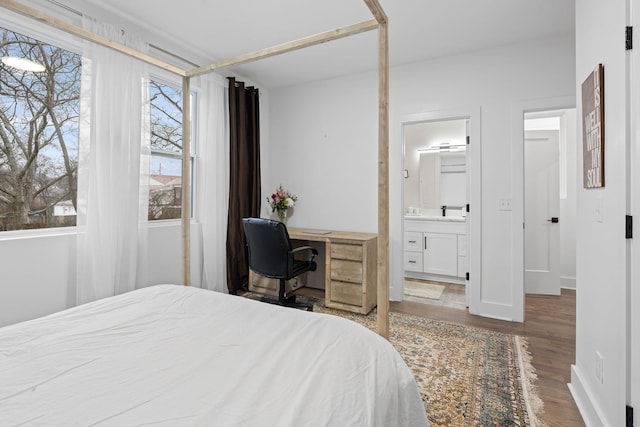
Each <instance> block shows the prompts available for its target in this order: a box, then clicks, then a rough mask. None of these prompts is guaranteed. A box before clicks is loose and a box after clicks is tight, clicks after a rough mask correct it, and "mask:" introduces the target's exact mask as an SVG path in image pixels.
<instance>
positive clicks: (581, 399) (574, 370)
mask: <svg viewBox="0 0 640 427" xmlns="http://www.w3.org/2000/svg"><path fill="white" fill-rule="evenodd" d="M567 386H568V387H569V391H571V396H573V400H574V401H575V402H576V406H577V407H578V411H580V415H581V416H582V420H583V421H584V423H585V424H586V425H587V427H600V426H602V427H604V426H607V425H608V424H607V423H606V422H605V421H604V417H602V416H601V413H602V411H601V410H600V409H599V406H598V404H597V403H596V401H595V399H594V398H593V393H592V392H591V391H590V388H589V385H588V384H587V382H586V381H585V380H584V375H582V372H581V370H580V368H578V366H577V365H571V382H570V383H569V384H567Z"/></svg>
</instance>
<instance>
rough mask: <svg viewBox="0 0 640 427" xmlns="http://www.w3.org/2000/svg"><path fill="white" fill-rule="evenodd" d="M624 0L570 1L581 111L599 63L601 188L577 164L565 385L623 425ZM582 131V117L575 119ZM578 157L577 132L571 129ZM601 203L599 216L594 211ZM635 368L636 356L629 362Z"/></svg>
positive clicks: (586, 409)
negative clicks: (588, 182)
mask: <svg viewBox="0 0 640 427" xmlns="http://www.w3.org/2000/svg"><path fill="white" fill-rule="evenodd" d="M625 8H626V2H625V0H610V1H607V2H602V1H599V0H584V1H579V2H576V76H577V77H576V92H577V104H578V106H577V107H578V109H577V110H578V111H577V116H578V117H579V118H581V117H582V109H581V101H580V100H581V84H582V82H583V81H584V79H585V78H586V77H587V76H588V74H589V73H591V72H592V71H593V70H594V68H595V67H596V66H597V65H598V64H599V63H602V64H604V68H605V71H604V78H605V82H604V91H605V95H604V106H605V135H604V140H605V155H604V159H605V160H604V161H605V187H604V188H602V189H589V190H585V189H583V188H582V178H581V177H582V162H578V167H577V177H578V180H577V185H578V193H577V201H578V215H577V229H576V233H577V282H578V285H577V286H578V292H577V308H576V311H577V313H576V323H577V326H576V363H575V365H574V366H573V367H572V376H571V390H572V393H573V395H574V398H575V399H576V401H577V403H578V406H579V408H580V410H581V412H582V414H583V418H585V421H586V422H587V425H594V426H596V425H605V426H622V425H625V418H624V414H625V411H624V406H625V400H626V396H625V394H626V378H627V376H628V375H629V374H630V373H629V372H627V368H626V366H627V347H626V340H627V335H626V334H627V327H628V324H627V323H626V318H627V317H626V316H627V315H626V302H625V299H626V292H627V284H626V270H627V267H628V266H627V263H626V245H627V242H626V240H625V236H624V215H625V211H626V194H625V193H626V185H627V184H626V173H627V171H626V167H625V164H626V162H625V159H626V155H627V153H626V150H627V148H626V138H627V134H626V133H627V129H628V126H629V124H628V122H627V120H626V117H625V116H626V94H627V91H628V88H627V87H626V83H625V82H626V65H625V61H626V59H625V56H626V54H625V50H624V43H623V41H624V38H623V35H624V28H625V25H627V24H626V10H625ZM578 123H579V126H580V127H579V129H582V128H581V126H582V120H580V119H579V120H578ZM577 155H578V158H579V159H581V158H582V132H581V131H579V132H578V149H577ZM598 209H600V210H601V214H602V218H601V219H599V218H598V215H597V214H596V211H597V210H598ZM596 352H599V353H600V354H601V355H602V356H603V358H604V363H603V381H602V382H601V381H599V380H598V379H597V378H596ZM634 364H635V366H636V367H637V366H638V361H637V360H636V361H635V363H634Z"/></svg>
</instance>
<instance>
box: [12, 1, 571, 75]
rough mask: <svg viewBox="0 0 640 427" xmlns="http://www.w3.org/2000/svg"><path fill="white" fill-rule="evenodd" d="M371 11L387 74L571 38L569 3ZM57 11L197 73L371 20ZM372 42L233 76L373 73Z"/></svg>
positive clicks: (417, 4)
mask: <svg viewBox="0 0 640 427" xmlns="http://www.w3.org/2000/svg"><path fill="white" fill-rule="evenodd" d="M23 1H24V0H23ZM379 1H380V3H381V5H382V7H383V9H384V10H385V12H386V14H387V16H388V18H389V52H390V64H391V66H392V67H393V66H398V65H401V64H407V63H411V62H416V61H422V60H425V59H432V58H437V57H442V56H450V55H456V54H460V53H464V52H469V51H473V50H478V49H487V48H492V47H496V46H501V45H507V44H513V43H520V42H525V41H529V40H535V39H539V38H547V37H553V36H557V35H561V34H568V33H573V31H574V0H379ZM58 3H62V4H65V5H68V6H70V7H72V8H74V9H76V10H78V11H80V12H83V13H86V14H89V15H91V16H94V17H96V18H98V19H100V20H104V21H107V22H109V21H113V20H118V21H120V20H121V21H120V22H118V24H119V25H123V24H122V22H127V21H128V22H133V23H135V24H134V25H136V26H137V27H140V26H142V30H143V31H144V32H146V33H145V34H144V36H145V37H147V39H148V40H149V41H150V42H151V43H152V44H154V45H157V46H160V47H162V48H164V49H166V50H169V51H171V52H174V53H177V54H179V55H181V56H182V57H184V58H187V59H189V60H190V61H192V62H194V63H196V64H198V65H206V64H208V63H212V62H215V61H216V60H220V59H227V58H231V57H235V56H238V55H241V54H245V53H249V52H253V51H255V50H258V49H262V48H266V47H271V46H274V45H277V44H280V43H285V42H289V41H292V40H296V39H299V38H302V37H306V36H309V35H313V34H317V33H321V32H324V31H328V30H332V29H335V28H338V27H341V26H345V25H350V24H354V23H357V22H361V21H367V20H370V19H372V15H371V13H370V12H369V9H368V8H367V6H366V5H365V3H364V1H362V0H233V1H229V0H226V1H223V0H191V1H188V2H187V1H175V0H136V1H131V0H58ZM137 30H138V31H140V28H138V29H137ZM377 33H378V32H377V31H371V32H368V33H363V34H359V35H356V36H352V37H348V38H345V39H340V40H336V41H332V42H329V43H325V44H322V45H318V46H315V47H311V48H307V49H304V50H300V51H296V52H291V53H287V54H284V55H280V56H277V57H272V58H269V59H264V60H261V61H257V62H254V63H251V64H245V65H242V66H238V67H236V68H235V71H236V72H238V73H239V74H241V75H243V76H245V77H246V78H248V79H250V80H253V81H254V82H256V83H259V84H261V85H263V86H264V87H268V88H276V87H281V86H288V85H295V84H300V83H305V82H308V81H314V80H322V79H328V78H332V77H336V76H339V75H344V74H351V73H356V72H362V71H365V70H374V69H376V67H377V46H378V42H377V37H378V36H377Z"/></svg>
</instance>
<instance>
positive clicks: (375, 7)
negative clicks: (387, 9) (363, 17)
mask: <svg viewBox="0 0 640 427" xmlns="http://www.w3.org/2000/svg"><path fill="white" fill-rule="evenodd" d="M364 2H365V3H366V4H367V7H368V8H369V10H370V11H371V14H372V15H373V16H374V18H376V21H378V24H386V23H387V20H388V18H387V14H386V13H384V10H383V9H382V6H380V2H378V0H364Z"/></svg>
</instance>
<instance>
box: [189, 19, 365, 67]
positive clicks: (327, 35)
mask: <svg viewBox="0 0 640 427" xmlns="http://www.w3.org/2000/svg"><path fill="white" fill-rule="evenodd" d="M376 28H378V23H377V22H376V21H375V20H373V19H372V20H369V21H363V22H359V23H357V24H353V25H347V26H345V27H340V28H336V29H335V30H329V31H325V32H324V33H319V34H315V35H313V36H309V37H304V38H301V39H298V40H294V41H291V42H288V43H282V44H279V45H276V46H272V47H268V48H265V49H260V50H257V51H255V52H251V53H247V54H244V55H240V56H236V57H234V58H229V59H224V60H222V61H218V62H215V63H213V64H211V65H206V66H203V67H198V68H195V69H193V70H191V71H189V72H188V73H187V74H188V75H189V76H190V77H194V76H198V75H201V74H206V73H210V72H213V71H216V70H219V69H221V68H228V67H232V66H234V65H240V64H246V63H249V62H254V61H258V60H260V59H264V58H269V57H271V56H276V55H281V54H283V53H287V52H292V51H294V50H300V49H304V48H307V47H311V46H315V45H318V44H322V43H326V42H328V41H332V40H338V39H341V38H344V37H349V36H353V35H355V34H360V33H364V32H366V31H371V30H375V29H376Z"/></svg>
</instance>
